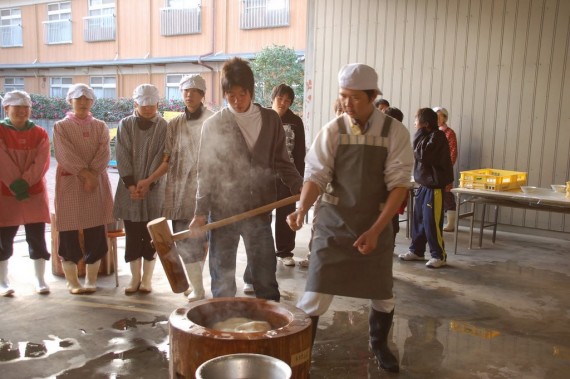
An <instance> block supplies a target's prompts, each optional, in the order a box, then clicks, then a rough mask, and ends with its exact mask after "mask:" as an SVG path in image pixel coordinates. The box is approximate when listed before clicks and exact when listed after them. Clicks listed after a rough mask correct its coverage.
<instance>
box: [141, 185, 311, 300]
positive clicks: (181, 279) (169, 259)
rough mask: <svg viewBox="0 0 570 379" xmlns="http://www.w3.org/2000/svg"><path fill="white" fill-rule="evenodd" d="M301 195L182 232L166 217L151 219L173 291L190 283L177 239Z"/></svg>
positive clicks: (149, 226)
mask: <svg viewBox="0 0 570 379" xmlns="http://www.w3.org/2000/svg"><path fill="white" fill-rule="evenodd" d="M300 197H301V195H294V196H290V197H287V198H285V199H282V200H279V201H275V202H273V203H270V204H267V205H264V206H261V207H259V208H255V209H252V210H250V211H247V212H243V213H240V214H237V215H235V216H231V217H228V218H224V219H223V220H219V221H215V222H212V223H210V224H206V225H204V226H202V227H201V228H199V229H198V230H196V231H194V230H184V231H182V232H178V233H174V234H172V231H171V230H170V226H169V225H168V221H167V220H166V218H164V217H159V218H157V219H154V220H152V221H150V222H149V223H148V224H146V227H147V229H148V232H149V234H150V237H151V238H152V243H153V245H154V248H155V249H156V251H157V252H158V257H159V258H160V262H161V263H162V267H163V268H164V272H165V273H166V277H167V278H168V282H169V283H170V287H171V288H172V291H173V292H175V293H181V292H184V291H186V290H187V289H188V288H189V287H190V284H189V283H188V279H187V278H186V272H185V271H184V264H183V263H182V258H181V257H180V254H179V253H178V251H177V250H176V244H175V242H176V241H180V240H183V239H186V238H196V237H198V236H200V235H202V234H203V233H205V232H207V231H209V230H212V229H216V228H220V227H222V226H226V225H230V224H233V223H235V222H238V221H241V220H245V219H247V218H250V217H253V216H257V215H260V214H263V213H267V212H270V211H272V210H273V209H275V208H281V207H283V206H285V205H289V204H294V203H296V202H297V201H299V199H300Z"/></svg>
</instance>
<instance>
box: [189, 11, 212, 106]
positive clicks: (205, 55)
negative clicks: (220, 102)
mask: <svg viewBox="0 0 570 379" xmlns="http://www.w3.org/2000/svg"><path fill="white" fill-rule="evenodd" d="M211 2H212V9H211V14H212V37H211V39H210V46H211V49H210V51H209V52H207V53H206V54H202V55H200V56H198V61H197V62H193V63H194V64H197V65H199V66H203V67H206V68H207V69H208V70H210V72H211V80H210V81H211V83H210V88H211V89H210V93H212V102H213V100H214V93H213V89H214V72H215V70H214V68H213V67H212V66H210V65H208V64H206V63H204V62H203V61H202V59H203V58H205V57H207V56H209V55H212V54H214V48H215V43H216V34H215V30H216V28H215V26H214V22H215V19H216V0H211Z"/></svg>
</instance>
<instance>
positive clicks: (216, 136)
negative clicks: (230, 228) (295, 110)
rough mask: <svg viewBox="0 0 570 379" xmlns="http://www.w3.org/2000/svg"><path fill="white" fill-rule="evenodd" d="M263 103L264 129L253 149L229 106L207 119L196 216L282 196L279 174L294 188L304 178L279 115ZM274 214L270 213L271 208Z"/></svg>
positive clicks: (231, 212)
mask: <svg viewBox="0 0 570 379" xmlns="http://www.w3.org/2000/svg"><path fill="white" fill-rule="evenodd" d="M252 106H256V107H260V108H261V123H262V127H261V131H260V134H259V138H258V140H257V142H256V144H255V146H254V148H253V152H250V151H249V149H248V147H247V143H246V141H245V139H244V137H243V135H242V133H241V130H240V128H239V126H238V125H237V122H236V120H235V116H234V115H233V113H231V111H230V110H229V109H227V108H224V109H222V110H220V111H218V112H217V113H215V114H214V115H213V116H212V117H210V118H209V119H207V120H206V121H204V125H203V127H202V137H201V140H200V152H199V156H198V191H197V196H196V211H195V214H196V215H207V214H208V213H210V212H211V213H213V214H214V215H215V217H216V218H220V217H228V216H233V215H235V214H238V213H242V212H245V211H248V210H251V209H254V208H257V207H260V206H262V205H266V204H268V203H271V202H274V201H276V200H277V188H276V184H275V177H276V176H278V177H279V178H280V179H281V180H282V181H283V182H284V183H285V184H286V185H287V186H288V187H289V188H290V190H291V192H293V193H299V192H300V189H301V186H302V185H303V178H302V177H301V176H300V175H299V173H298V172H297V169H296V168H295V166H294V165H293V163H291V161H290V160H289V155H288V154H287V150H286V148H285V132H284V131H283V126H282V125H281V121H280V119H279V115H278V114H277V113H276V112H275V111H273V110H272V109H266V108H262V107H261V106H259V105H258V104H254V105H252ZM268 213H269V212H268Z"/></svg>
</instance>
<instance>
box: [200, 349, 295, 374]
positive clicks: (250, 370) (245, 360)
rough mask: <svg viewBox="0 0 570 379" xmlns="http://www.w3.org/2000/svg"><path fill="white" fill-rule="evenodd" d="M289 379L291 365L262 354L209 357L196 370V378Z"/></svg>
mask: <svg viewBox="0 0 570 379" xmlns="http://www.w3.org/2000/svg"><path fill="white" fill-rule="evenodd" d="M236 378H248V379H254V378H259V379H290V378H291V367H289V365H288V364H287V363H285V362H283V361H282V360H280V359H277V358H273V357H270V356H268V355H262V354H229V355H222V356H221V357H217V358H213V359H210V360H209V361H206V362H204V363H202V364H201V365H200V366H199V367H198V370H196V379H236Z"/></svg>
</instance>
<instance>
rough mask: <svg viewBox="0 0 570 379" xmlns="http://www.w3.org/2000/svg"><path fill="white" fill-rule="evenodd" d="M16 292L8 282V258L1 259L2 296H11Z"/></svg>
mask: <svg viewBox="0 0 570 379" xmlns="http://www.w3.org/2000/svg"><path fill="white" fill-rule="evenodd" d="M13 293H14V290H13V289H12V287H10V283H9V282H8V259H6V260H3V261H0V296H11V295H12V294H13Z"/></svg>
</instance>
